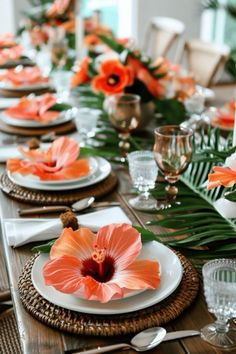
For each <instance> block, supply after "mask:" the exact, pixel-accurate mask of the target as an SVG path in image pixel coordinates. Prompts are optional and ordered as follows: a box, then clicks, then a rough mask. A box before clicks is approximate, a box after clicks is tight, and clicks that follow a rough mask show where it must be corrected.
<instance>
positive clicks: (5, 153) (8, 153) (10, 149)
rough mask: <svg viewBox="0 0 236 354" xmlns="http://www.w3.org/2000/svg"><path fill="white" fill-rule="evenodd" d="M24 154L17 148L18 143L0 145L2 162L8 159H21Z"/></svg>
mask: <svg viewBox="0 0 236 354" xmlns="http://www.w3.org/2000/svg"><path fill="white" fill-rule="evenodd" d="M21 157H22V155H21V153H20V151H18V149H17V145H3V146H0V162H6V161H7V160H8V159H19V158H21Z"/></svg>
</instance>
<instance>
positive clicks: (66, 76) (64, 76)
mask: <svg viewBox="0 0 236 354" xmlns="http://www.w3.org/2000/svg"><path fill="white" fill-rule="evenodd" d="M50 77H51V80H52V85H53V87H54V88H55V90H56V93H57V98H58V100H59V101H61V102H67V101H68V100H69V96H70V89H71V83H70V81H71V77H72V72H71V71H65V70H55V71H53V72H52V73H51V75H50Z"/></svg>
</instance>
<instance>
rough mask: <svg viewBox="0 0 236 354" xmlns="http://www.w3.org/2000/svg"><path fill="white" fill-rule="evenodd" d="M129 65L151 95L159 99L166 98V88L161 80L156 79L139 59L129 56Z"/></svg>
mask: <svg viewBox="0 0 236 354" xmlns="http://www.w3.org/2000/svg"><path fill="white" fill-rule="evenodd" d="M128 65H129V66H130V67H131V68H132V69H133V71H134V75H135V77H136V78H137V79H139V80H140V81H142V82H143V83H144V85H145V86H146V87H147V89H148V91H149V92H150V93H151V95H153V96H154V97H158V98H161V97H163V96H164V94H165V87H164V85H163V84H162V83H161V82H160V79H156V78H155V77H154V76H152V75H151V74H150V72H149V71H148V69H147V68H145V66H143V64H142V63H141V62H140V61H139V60H138V59H136V58H134V57H132V56H131V55H129V56H128Z"/></svg>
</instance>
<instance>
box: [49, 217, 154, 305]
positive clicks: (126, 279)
mask: <svg viewBox="0 0 236 354" xmlns="http://www.w3.org/2000/svg"><path fill="white" fill-rule="evenodd" d="M141 248H142V243H141V237H140V234H139V233H138V231H137V230H135V229H134V228H132V226H131V225H128V224H111V225H107V226H104V227H102V228H101V229H100V230H99V231H98V233H97V234H96V235H95V234H93V233H92V231H90V230H89V229H87V228H80V229H79V230H76V231H73V230H72V229H71V228H67V229H64V230H63V232H62V234H61V236H60V237H59V239H57V240H56V241H55V243H54V245H53V246H52V248H51V252H50V258H51V260H50V261H48V262H47V263H46V265H45V266H44V268H43V277H44V280H45V283H46V285H49V286H53V287H54V288H55V289H57V290H58V291H61V292H63V293H66V294H74V295H75V296H76V295H77V296H80V295H81V292H82V296H83V297H84V298H85V299H87V300H98V301H100V302H102V303H104V302H108V301H109V300H111V299H113V298H122V297H123V296H124V293H125V292H126V291H127V290H140V289H155V288H157V287H158V286H159V284H160V274H159V264H158V262H157V261H151V260H142V259H139V260H136V258H137V256H138V255H139V253H140V251H141Z"/></svg>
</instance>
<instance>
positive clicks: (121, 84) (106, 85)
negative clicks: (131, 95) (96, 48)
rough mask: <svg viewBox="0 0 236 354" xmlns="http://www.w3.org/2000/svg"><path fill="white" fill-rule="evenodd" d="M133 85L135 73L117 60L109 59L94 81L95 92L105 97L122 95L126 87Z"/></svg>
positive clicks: (100, 68)
mask: <svg viewBox="0 0 236 354" xmlns="http://www.w3.org/2000/svg"><path fill="white" fill-rule="evenodd" d="M132 83H133V71H132V69H131V68H130V67H129V66H124V65H123V64H121V63H120V62H119V61H118V60H116V59H109V60H105V61H104V62H102V63H101V64H100V66H99V74H98V75H97V76H95V77H94V78H93V79H92V82H91V85H92V88H93V89H94V91H97V92H103V93H104V94H105V95H110V94H116V93H122V92H123V91H124V89H125V87H126V86H130V85H131V84H132Z"/></svg>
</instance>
